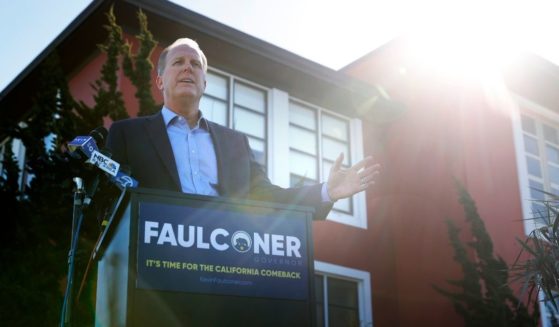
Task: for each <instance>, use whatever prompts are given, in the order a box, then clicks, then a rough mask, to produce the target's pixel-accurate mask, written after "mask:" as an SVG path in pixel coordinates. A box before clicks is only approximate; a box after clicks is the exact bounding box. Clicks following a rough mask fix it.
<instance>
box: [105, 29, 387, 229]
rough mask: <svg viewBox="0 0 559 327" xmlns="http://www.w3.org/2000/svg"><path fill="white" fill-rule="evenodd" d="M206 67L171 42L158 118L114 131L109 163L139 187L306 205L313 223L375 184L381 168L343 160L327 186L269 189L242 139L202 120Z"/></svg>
mask: <svg viewBox="0 0 559 327" xmlns="http://www.w3.org/2000/svg"><path fill="white" fill-rule="evenodd" d="M207 68H208V63H207V59H206V56H205V55H204V53H203V52H202V50H201V49H200V47H199V46H198V44H197V43H196V42H195V41H193V40H191V39H188V38H181V39H178V40H176V41H175V42H174V43H173V44H171V45H170V46H168V47H167V48H165V49H164V50H163V52H162V53H161V55H160V57H159V61H158V65H157V80H156V85H157V87H158V88H159V89H160V90H161V91H162V92H163V99H164V106H163V108H162V109H161V111H160V112H159V113H157V114H155V115H153V116H148V117H138V118H134V119H127V120H122V121H117V122H114V123H113V124H112V126H111V129H110V132H109V136H108V140H107V147H108V148H109V150H110V151H111V152H112V154H113V159H114V160H116V161H117V162H120V163H121V164H124V165H129V166H130V167H131V169H132V173H133V175H134V177H135V178H136V179H138V181H139V182H140V186H141V187H147V188H155V189H162V190H170V191H180V192H184V193H192V194H203V195H210V196H218V195H219V196H224V197H232V198H250V199H256V200H263V201H273V202H280V203H286V204H297V205H305V206H311V207H314V208H315V210H316V212H315V217H314V218H315V219H324V218H325V217H326V215H327V214H328V212H329V211H330V209H331V208H332V204H333V203H334V202H335V201H336V200H338V199H341V198H345V197H349V196H351V195H353V194H355V193H357V192H361V191H363V190H365V189H366V188H367V187H368V186H370V185H371V184H373V183H374V178H375V176H376V175H377V174H378V171H379V165H378V164H373V162H372V158H370V157H368V158H366V159H364V160H362V161H360V162H359V163H357V164H356V165H354V166H353V167H351V168H348V169H343V168H342V167H341V163H342V160H343V154H340V156H339V157H338V158H337V160H336V162H335V163H334V165H333V167H332V169H331V171H330V176H329V178H328V182H326V183H323V184H317V185H312V186H304V187H296V188H287V189H284V188H281V187H279V186H276V185H273V184H272V183H271V182H270V181H269V179H268V177H267V176H266V174H265V172H264V170H263V168H262V166H260V164H258V163H257V162H256V161H255V160H254V158H253V155H252V151H251V150H250V147H249V144H248V140H247V137H246V136H245V135H244V134H242V133H240V132H237V131H234V130H232V129H229V128H226V127H223V126H220V125H218V124H215V123H213V122H210V121H208V120H207V119H205V118H204V116H203V114H202V111H201V110H200V108H199V105H200V99H201V98H202V95H203V93H204V90H205V88H206V71H207ZM202 109H203V108H202Z"/></svg>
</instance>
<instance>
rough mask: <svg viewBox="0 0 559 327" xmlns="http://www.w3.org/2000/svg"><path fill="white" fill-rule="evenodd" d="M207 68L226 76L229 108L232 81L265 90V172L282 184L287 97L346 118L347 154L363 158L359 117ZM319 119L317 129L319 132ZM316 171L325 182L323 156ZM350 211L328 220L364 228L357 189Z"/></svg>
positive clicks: (363, 199)
mask: <svg viewBox="0 0 559 327" xmlns="http://www.w3.org/2000/svg"><path fill="white" fill-rule="evenodd" d="M208 71H209V72H211V73H214V74H217V75H220V76H224V77H226V78H228V85H229V98H228V106H229V107H228V108H229V110H232V108H233V84H234V82H235V81H238V82H241V83H244V84H247V85H249V86H253V87H255V88H258V89H260V90H262V91H264V92H267V105H268V108H267V113H266V119H267V120H266V124H267V128H266V132H267V135H266V147H267V149H266V150H267V151H266V152H267V154H266V155H267V158H266V160H267V172H268V178H270V180H271V181H272V182H273V183H274V184H276V185H279V186H281V187H289V186H290V178H289V169H288V168H286V167H287V166H286V165H285V160H286V158H289V138H288V137H287V136H288V135H289V101H290V100H293V101H296V102H298V103H301V104H302V105H305V106H308V107H311V108H313V109H316V110H318V111H321V112H324V113H327V114H329V115H332V116H335V117H339V118H342V119H344V120H348V119H349V129H350V135H349V144H350V151H351V153H350V156H351V159H352V162H351V164H355V163H357V162H359V161H360V160H362V159H363V127H362V122H361V120H360V119H357V118H353V119H350V118H348V117H346V116H343V115H340V114H339V113H337V112H334V111H331V110H328V109H325V108H322V107H319V106H316V105H313V104H312V103H308V102H306V101H303V100H300V99H296V98H292V97H291V98H290V96H289V94H288V93H287V92H285V91H283V90H280V89H277V88H268V87H265V86H263V85H260V84H257V83H254V82H252V81H249V80H247V79H244V78H242V77H239V76H236V75H232V74H230V73H227V72H224V71H222V70H219V69H216V68H213V67H209V68H208ZM228 124H229V126H233V113H232V111H229V112H228ZM320 126H322V125H321V124H320V122H319V130H318V133H319V135H321V131H320ZM318 151H319V153H318V157H319V158H322V153H321V152H322V149H321V147H320V146H319V148H318ZM318 172H319V176H320V177H321V179H320V180H321V181H322V182H325V176H323V169H322V160H319V161H318ZM351 201H352V207H353V214H351V215H350V214H347V213H343V212H339V211H334V210H332V211H331V212H330V213H329V214H328V217H327V218H326V219H327V220H330V221H333V222H337V223H341V224H345V225H350V226H354V227H357V228H362V229H367V201H366V197H365V192H360V193H358V194H355V195H354V196H353V197H352V198H351Z"/></svg>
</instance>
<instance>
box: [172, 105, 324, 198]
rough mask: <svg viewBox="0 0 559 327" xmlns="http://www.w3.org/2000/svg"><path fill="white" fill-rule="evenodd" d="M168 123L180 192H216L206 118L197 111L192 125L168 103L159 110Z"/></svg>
mask: <svg viewBox="0 0 559 327" xmlns="http://www.w3.org/2000/svg"><path fill="white" fill-rule="evenodd" d="M161 114H162V115H163V121H164V122H165V126H166V127H167V135H168V136H169V141H170V142H171V148H172V149H173V154H174V156H175V163H176V165H177V171H178V173H179V179H180V182H181V190H182V192H183V193H191V194H202V195H212V196H217V195H219V193H218V192H217V185H218V180H217V158H216V155H215V148H214V145H213V142H212V138H211V135H210V130H209V128H208V122H207V121H206V119H205V118H204V117H203V116H202V114H201V112H200V119H198V122H197V123H196V126H194V128H190V126H188V121H187V120H186V118H184V117H182V116H180V115H177V114H176V113H174V112H173V111H171V110H170V109H169V108H167V107H163V109H162V110H161ZM321 197H322V201H323V202H331V199H330V196H329V195H328V191H327V185H326V183H323V184H322V189H321Z"/></svg>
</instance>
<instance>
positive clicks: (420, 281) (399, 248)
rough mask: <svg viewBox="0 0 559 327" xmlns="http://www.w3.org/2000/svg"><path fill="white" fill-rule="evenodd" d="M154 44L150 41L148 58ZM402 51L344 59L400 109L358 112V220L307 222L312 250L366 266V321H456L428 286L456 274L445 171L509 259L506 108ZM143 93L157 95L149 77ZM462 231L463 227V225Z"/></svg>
mask: <svg viewBox="0 0 559 327" xmlns="http://www.w3.org/2000/svg"><path fill="white" fill-rule="evenodd" d="M127 39H128V40H130V41H131V42H132V44H133V45H134V47H136V46H137V42H135V40H133V38H130V37H128V36H127ZM160 51H161V49H160V48H158V49H157V50H156V51H154V54H153V55H152V61H153V62H156V59H157V57H158V55H159V52H160ZM409 53H410V51H409V49H405V48H402V47H401V46H400V45H398V44H396V46H391V47H385V48H384V49H382V50H381V51H379V52H377V53H375V54H374V55H371V56H369V57H368V58H366V59H364V60H360V61H358V62H356V63H354V64H353V65H352V66H350V67H348V68H346V69H345V72H346V73H348V74H350V75H352V76H354V77H357V78H360V79H363V80H365V81H366V82H370V83H373V84H380V85H382V86H384V87H385V88H386V89H387V91H388V93H389V94H390V95H391V96H392V97H393V99H394V100H397V101H400V102H402V103H404V104H405V105H406V107H407V111H406V112H405V113H404V114H403V115H402V116H401V117H400V118H399V119H397V120H395V121H393V122H391V123H385V124H378V123H376V122H377V120H376V119H373V118H370V117H368V116H367V115H366V116H365V118H364V126H363V133H364V144H365V154H366V155H373V156H374V157H375V158H376V159H377V160H378V161H379V162H380V163H381V164H382V165H383V168H382V175H381V178H380V179H379V181H378V182H377V184H376V185H375V187H373V188H372V189H371V190H370V191H368V192H367V206H368V212H369V214H368V228H367V229H366V230H364V229H359V228H354V227H350V226H346V225H343V224H338V223H333V222H328V221H325V222H317V223H314V237H315V259H317V260H321V261H326V262H330V263H334V264H338V265H343V266H348V267H352V268H356V269H361V270H366V271H369V272H371V283H372V301H373V320H374V326H376V327H383V326H386V327H388V326H390V327H394V326H442V325H449V326H460V324H461V318H460V317H459V316H458V315H457V314H456V313H455V312H454V310H453V307H452V305H451V303H450V302H449V301H448V300H447V299H446V298H444V297H442V296H441V295H439V294H438V293H437V292H435V291H434V289H433V287H432V285H438V286H442V287H445V286H446V285H447V284H446V280H448V279H457V278H460V274H461V272H460V268H459V267H458V265H457V264H456V263H455V262H454V261H453V252H452V249H451V247H450V244H449V240H448V234H447V229H446V223H445V221H446V219H447V218H450V219H453V220H455V221H457V222H458V223H459V225H464V224H463V220H464V219H463V213H462V208H461V207H460V205H459V204H458V201H457V193H456V190H455V188H454V181H453V178H454V177H456V178H457V179H458V180H460V181H461V182H462V183H464V184H465V186H466V187H467V188H468V190H469V191H470V193H471V194H472V196H473V198H474V199H475V200H476V203H477V205H478V208H479V211H480V214H481V216H482V217H483V218H484V220H485V223H486V226H487V228H488V231H489V233H490V234H491V236H492V238H493V242H494V245H495V251H496V252H497V253H498V254H499V255H501V256H503V257H504V258H505V259H506V260H507V261H508V262H511V260H512V259H513V258H514V256H515V255H516V254H517V252H518V250H519V249H518V247H517V245H516V243H515V240H514V237H515V236H522V235H523V231H522V225H521V223H520V219H521V215H520V203H519V193H518V182H517V181H518V179H517V176H516V164H515V156H514V146H513V139H512V129H511V122H510V115H509V114H507V113H506V111H503V110H500V109H499V110H496V109H495V108H493V107H492V106H491V105H489V102H488V101H487V100H488V99H487V97H486V90H484V89H482V88H481V87H480V85H476V84H475V83H474V84H472V83H465V82H462V81H460V80H457V79H448V77H447V76H437V75H436V74H433V73H432V72H430V71H429V70H426V69H423V68H421V67H419V66H414V64H410V63H411V61H410V60H409ZM104 60H105V56H104V55H102V54H98V55H97V56H96V57H94V58H92V60H91V61H90V62H89V63H87V64H86V65H85V66H84V67H82V69H81V70H80V71H79V72H77V73H76V74H75V75H74V76H72V78H71V80H70V89H71V92H72V94H73V95H74V97H75V98H76V99H78V100H82V101H84V102H85V103H86V104H89V105H91V104H92V103H93V99H92V96H91V95H92V93H93V92H92V89H91V87H90V86H89V85H90V84H91V83H93V81H95V79H97V78H98V77H99V72H100V68H101V66H102V64H103V62H104ZM402 66H404V67H405V68H406V73H405V74H401V73H400V71H401V70H400V68H401V67H402ZM153 78H155V74H153ZM119 83H120V89H121V90H122V92H123V95H124V100H125V104H126V107H127V108H128V111H129V113H130V114H131V116H135V115H136V113H137V112H138V103H137V100H136V99H135V97H134V94H133V89H134V88H132V87H131V83H130V81H129V80H128V78H127V77H125V76H124V74H123V72H122V71H121V72H119ZM153 94H154V95H155V96H156V102H157V103H161V102H162V98H161V96H160V92H159V90H157V89H156V87H155V86H153ZM109 124H110V121H107V122H106V125H107V126H108V125H109ZM463 236H464V239H468V238H469V237H470V235H469V233H468V232H467V230H466V231H464V233H463Z"/></svg>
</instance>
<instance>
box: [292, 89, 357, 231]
mask: <svg viewBox="0 0 559 327" xmlns="http://www.w3.org/2000/svg"><path fill="white" fill-rule="evenodd" d="M289 102H294V103H297V104H299V105H302V106H304V107H308V108H310V109H313V110H316V111H317V114H316V118H317V130H316V133H317V151H318V154H317V159H318V167H317V169H318V181H317V182H319V183H320V182H326V176H324V163H323V161H324V160H325V159H324V157H323V152H322V137H323V133H322V115H323V114H326V115H329V116H333V117H335V118H339V119H342V120H345V121H347V122H348V128H349V131H348V138H349V139H348V142H347V144H348V145H349V157H350V158H349V161H348V164H349V166H351V165H354V164H356V163H357V162H359V161H360V160H362V159H363V130H362V122H361V120H360V119H358V118H351V117H347V116H344V115H342V114H340V113H337V112H335V111H332V110H329V109H326V108H323V107H320V106H317V105H314V104H312V103H309V102H306V101H304V100H301V99H298V98H295V97H292V96H290V97H289ZM289 102H288V104H287V110H286V111H287V116H288V117H287V128H288V130H289V126H290V122H289ZM288 132H289V131H288ZM287 154H289V144H288V149H287ZM287 174H288V175H289V174H290V172H289V171H288V172H287ZM349 201H350V207H351V208H352V213H351V214H350V213H346V212H342V211H337V210H331V211H330V213H329V214H328V217H327V218H326V219H327V220H330V221H334V222H337V223H341V224H345V225H350V226H354V227H357V228H362V229H367V203H366V197H365V192H359V193H357V194H355V195H353V196H352V197H351V198H349Z"/></svg>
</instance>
